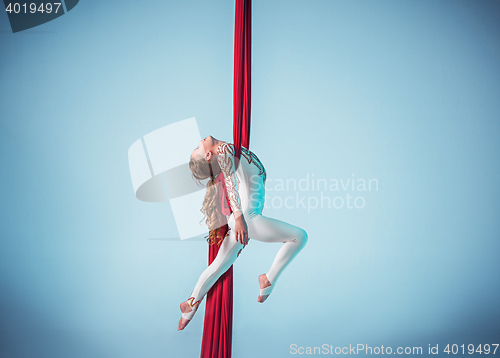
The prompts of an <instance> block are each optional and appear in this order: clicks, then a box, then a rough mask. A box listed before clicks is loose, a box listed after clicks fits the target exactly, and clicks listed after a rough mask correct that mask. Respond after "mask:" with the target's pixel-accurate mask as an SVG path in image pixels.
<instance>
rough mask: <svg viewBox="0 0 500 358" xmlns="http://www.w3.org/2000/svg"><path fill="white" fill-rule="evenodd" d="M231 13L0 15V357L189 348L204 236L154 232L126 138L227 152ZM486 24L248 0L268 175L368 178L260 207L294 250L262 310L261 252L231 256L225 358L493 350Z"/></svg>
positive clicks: (195, 352)
mask: <svg viewBox="0 0 500 358" xmlns="http://www.w3.org/2000/svg"><path fill="white" fill-rule="evenodd" d="M233 11H234V5H233V3H232V2H231V1H209V2H207V1H183V2H180V1H176V2H174V1H156V2H153V1H149V2H137V1H100V2H91V1H80V3H79V4H78V5H77V6H76V7H75V8H74V9H73V10H72V11H70V12H69V13H68V14H66V15H64V16H62V17H60V18H58V19H56V20H54V21H52V22H49V23H47V24H44V25H42V26H39V27H36V28H34V29H31V30H27V31H24V32H21V33H17V34H12V33H11V31H10V26H9V24H8V20H7V15H6V14H5V13H3V14H0V62H1V63H0V84H1V86H0V116H1V117H0V118H1V121H0V124H1V129H0V136H1V137H0V139H1V140H0V150H1V165H0V183H1V186H0V188H1V189H0V190H1V196H2V209H1V219H0V220H1V221H0V227H1V243H0V287H1V294H0V356H2V357H51V358H54V357H72V358H78V357H120V358H125V357H148V358H149V357H197V356H199V350H200V344H201V336H202V324H203V311H199V312H198V314H197V315H196V317H195V318H194V320H193V321H192V322H191V323H190V325H189V326H188V327H187V329H186V330H185V331H183V332H177V330H176V328H177V321H178V319H179V317H180V311H179V303H180V302H181V301H183V300H185V299H186V298H187V297H188V296H189V294H190V292H191V290H192V288H193V286H194V284H195V282H196V280H197V277H198V275H199V274H200V273H201V271H202V270H203V269H204V267H206V264H207V245H206V243H204V242H203V241H192V242H180V241H166V240H152V239H158V238H172V237H176V236H177V230H176V228H175V224H174V221H173V216H172V212H171V210H170V207H169V205H168V204H165V203H164V204H153V203H144V202H141V201H139V200H137V199H136V198H135V197H134V192H133V189H132V183H131V179H130V173H129V168H128V160H127V150H128V148H129V147H130V145H131V144H132V143H133V142H134V141H135V140H137V139H139V138H140V137H142V136H143V135H145V134H147V133H149V132H151V131H153V130H155V129H158V128H160V127H163V126H165V125H167V124H170V123H174V122H176V121H179V120H182V119H186V118H189V117H193V116H194V117H196V118H197V121H198V125H199V127H200V131H201V134H202V136H205V135H209V134H212V135H214V136H215V137H217V138H220V139H224V140H227V141H231V139H232V138H231V137H232V81H233V77H232V76H233V73H232V71H233V67H232V66H233V52H232V51H233V23H234V16H233ZM499 18H500V2H499V1H493V0H489V1H461V0H454V1H444V0H442V1H334V0H330V1H316V0H314V1H311V0H303V1H284V0H282V1H279V0H275V1H254V4H253V58H252V61H253V62H252V66H253V67H252V70H253V72H252V76H253V77H252V80H253V82H252V85H253V87H252V121H253V122H252V139H251V149H252V150H254V152H255V153H256V154H257V155H258V156H259V157H260V159H261V160H262V161H263V163H264V165H265V166H266V169H267V173H268V177H269V178H270V179H277V178H281V179H285V180H286V179H296V180H300V179H302V178H305V177H306V176H307V175H310V176H312V175H313V174H314V176H315V178H326V179H328V180H329V179H332V178H336V179H339V180H340V179H343V180H344V181H345V180H347V179H350V178H353V175H354V178H356V179H358V178H364V179H366V180H367V179H371V178H375V179H377V180H378V183H379V188H378V191H376V190H372V191H369V192H364V193H362V196H363V197H364V198H365V200H366V205H365V207H364V208H363V209H347V208H346V207H344V208H342V209H327V208H323V209H321V208H318V209H315V210H310V212H309V213H308V210H306V209H304V208H294V209H286V208H281V209H280V208H270V209H267V210H266V211H265V214H266V215H268V216H272V217H275V218H278V219H281V220H285V221H288V222H290V223H293V224H295V225H297V226H300V227H303V228H304V229H305V230H306V231H307V232H308V234H309V243H308V245H307V246H306V248H305V249H304V251H302V253H301V254H300V255H299V256H298V257H297V258H296V260H295V261H294V262H293V263H292V264H291V265H290V266H289V267H288V269H287V271H286V272H285V273H284V274H283V276H282V277H281V279H280V282H279V286H277V288H276V289H275V291H274V292H273V294H272V295H271V297H270V298H269V300H268V301H267V302H266V303H265V304H263V305H261V304H259V303H257V296H258V284H257V277H258V275H259V274H261V273H264V272H266V271H267V269H268V267H269V265H270V264H271V262H272V259H273V257H274V255H275V253H276V251H277V250H278V248H279V245H278V244H276V245H267V244H263V243H259V242H251V243H250V245H249V246H248V247H247V248H246V249H245V252H244V255H242V256H240V258H239V259H238V261H237V263H236V265H235V268H234V270H235V271H234V272H235V281H234V285H235V286H234V328H233V333H234V334H233V340H234V341H233V355H234V357H242V358H244V357H288V356H291V354H290V349H289V347H290V345H291V344H297V345H298V346H304V347H306V346H318V345H322V344H325V343H326V344H329V345H333V346H334V347H336V346H340V347H342V346H345V345H347V346H348V345H349V344H353V345H355V344H358V343H359V344H368V345H371V346H373V347H375V346H381V345H384V346H385V347H386V346H391V347H393V349H394V350H395V349H396V347H398V346H402V347H406V346H421V347H423V349H424V353H426V352H427V347H428V345H429V344H431V345H435V344H439V348H440V351H442V349H443V348H444V345H446V344H448V343H450V344H453V343H457V344H459V345H461V344H466V345H467V344H469V343H473V344H479V343H482V344H484V343H490V344H492V343H500V340H499V337H500V323H499V322H500V307H499V302H500V280H499V268H500V260H499V253H500V244H499V234H500V227H499V221H498V218H499V213H500V210H499V209H500V206H499V197H500V191H499V184H498V183H499V179H500V171H499V160H500V156H499V154H500V152H499V149H500V148H499V140H498V136H499V133H500V132H499V130H500V21H498V19H499ZM165 155H176V153H166V154H165ZM269 194H270V195H273V196H279V197H281V198H285V197H286V196H288V195H295V193H293V192H274V193H271V192H269ZM325 194H328V195H330V196H337V195H341V196H345V194H346V193H345V192H340V193H335V192H329V193H325ZM301 195H311V196H319V195H320V193H319V192H318V191H315V192H312V191H311V192H310V193H301ZM351 195H356V196H358V195H360V193H351ZM499 354H500V349H499V350H498V351H497V355H499Z"/></svg>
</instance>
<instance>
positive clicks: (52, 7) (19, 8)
mask: <svg viewBox="0 0 500 358" xmlns="http://www.w3.org/2000/svg"><path fill="white" fill-rule="evenodd" d="M60 7H61V3H60V2H55V3H50V2H47V3H41V4H40V5H37V4H35V3H33V2H32V3H31V4H27V3H24V4H19V3H17V2H16V3H9V4H8V5H7V7H6V8H5V11H7V12H8V13H9V14H11V13H15V14H19V13H23V14H27V13H31V14H34V13H35V12H41V13H44V12H46V13H48V14H50V13H51V12H52V11H53V12H54V13H56V14H57V12H58V11H59V8H60Z"/></svg>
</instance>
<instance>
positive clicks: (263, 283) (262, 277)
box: [257, 274, 271, 303]
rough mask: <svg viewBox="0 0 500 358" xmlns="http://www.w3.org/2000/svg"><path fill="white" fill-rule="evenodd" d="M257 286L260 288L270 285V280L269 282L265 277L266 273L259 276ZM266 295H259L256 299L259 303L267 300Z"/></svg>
mask: <svg viewBox="0 0 500 358" xmlns="http://www.w3.org/2000/svg"><path fill="white" fill-rule="evenodd" d="M259 286H260V288H261V289H263V288H266V287H269V286H271V282H269V280H268V279H267V276H266V274H262V275H260V276H259ZM268 297H269V295H260V296H259V298H257V301H259V302H260V303H264V301H265V300H267V298H268Z"/></svg>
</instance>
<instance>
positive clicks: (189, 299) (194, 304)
mask: <svg viewBox="0 0 500 358" xmlns="http://www.w3.org/2000/svg"><path fill="white" fill-rule="evenodd" d="M189 301H191V302H189ZM193 301H194V297H189V298H188V299H187V301H186V302H187V303H188V304H189V305H190V306H191V308H192V309H193V310H197V309H198V306H199V305H200V303H201V300H198V301H196V302H195V303H193ZM194 306H196V308H194Z"/></svg>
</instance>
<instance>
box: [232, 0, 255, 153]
mask: <svg viewBox="0 0 500 358" xmlns="http://www.w3.org/2000/svg"><path fill="white" fill-rule="evenodd" d="M251 45H252V1H251V0H236V11H235V28H234V87H233V142H234V147H235V156H236V158H238V159H239V158H240V153H241V145H243V146H244V147H246V148H248V147H249V145H250V109H251V108H250V107H251V106H250V103H251V102H250V95H251V87H252V86H251V81H250V80H251V57H252V56H251V55H252V51H251V49H252V46H251Z"/></svg>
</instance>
